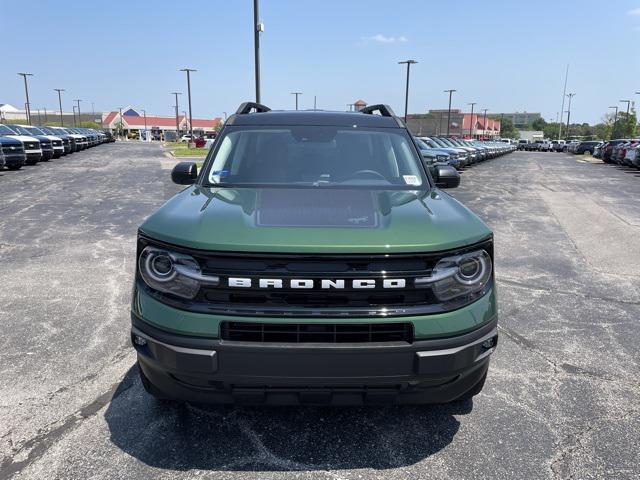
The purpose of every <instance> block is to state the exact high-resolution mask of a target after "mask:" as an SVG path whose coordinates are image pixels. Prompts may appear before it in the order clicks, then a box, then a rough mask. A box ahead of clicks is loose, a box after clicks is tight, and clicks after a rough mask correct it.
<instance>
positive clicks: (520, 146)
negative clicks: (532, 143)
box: [518, 140, 529, 150]
mask: <svg viewBox="0 0 640 480" xmlns="http://www.w3.org/2000/svg"><path fill="white" fill-rule="evenodd" d="M528 144H529V140H518V150H526V149H527V145H528Z"/></svg>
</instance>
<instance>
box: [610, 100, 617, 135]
mask: <svg viewBox="0 0 640 480" xmlns="http://www.w3.org/2000/svg"><path fill="white" fill-rule="evenodd" d="M609 108H615V109H616V113H615V115H614V117H613V128H611V135H610V138H609V140H613V134H614V133H616V124H617V123H618V106H617V105H614V106H613V107H611V106H610V107H609Z"/></svg>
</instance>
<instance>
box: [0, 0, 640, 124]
mask: <svg viewBox="0 0 640 480" xmlns="http://www.w3.org/2000/svg"><path fill="white" fill-rule="evenodd" d="M0 15H1V17H2V18H3V21H2V36H1V38H2V41H3V47H4V48H3V49H2V55H1V57H0V58H1V64H2V69H1V70H0V103H11V104H14V105H16V106H19V105H23V104H24V90H23V84H22V81H21V78H20V77H18V76H17V75H16V72H19V71H28V72H32V73H34V74H35V76H34V77H32V78H31V80H30V94H31V104H32V108H37V107H47V108H55V107H57V97H56V93H55V92H54V91H53V88H56V87H60V88H65V89H66V90H67V93H66V96H65V110H71V99H74V98H80V99H83V103H82V104H81V105H82V110H83V111H87V110H90V108H91V102H94V104H95V108H96V110H110V109H114V108H115V107H117V106H119V105H127V104H132V105H135V106H138V107H141V108H146V109H147V112H149V113H150V114H151V113H154V114H161V115H169V114H171V113H172V109H171V107H170V106H171V105H172V104H173V98H172V96H171V95H170V93H169V92H172V91H174V90H177V91H182V92H184V93H185V95H183V97H182V98H181V102H182V105H181V108H180V109H181V110H183V109H184V107H185V106H186V79H185V77H184V73H181V72H179V71H178V70H179V69H180V68H182V67H186V66H188V67H192V68H196V69H198V72H197V73H194V74H193V77H192V94H193V109H194V116H196V117H211V116H221V115H222V112H223V111H227V112H229V113H231V112H232V111H233V110H235V108H237V105H238V104H239V103H240V102H241V101H244V100H251V99H253V95H254V87H253V36H252V1H251V0H233V1H230V0H226V1H222V0H209V1H188V2H175V1H171V2H169V1H164V0H156V1H154V2H134V1H128V2H121V1H119V0H113V1H110V2H101V3H95V2H80V1H77V2H71V1H66V2H65V1H63V0H61V1H57V2H45V1H33V0H32V1H28V2H27V1H25V2H23V1H15V0H11V1H9V0H0ZM26 18H28V19H29V20H28V22H27V21H26ZM261 20H262V21H263V22H264V24H265V29H266V31H265V33H264V34H262V37H261V49H262V75H263V84H262V90H263V99H262V100H263V103H266V104H267V105H269V106H271V107H272V108H293V105H294V99H293V96H292V95H290V92H293V91H301V92H303V95H302V96H301V97H300V104H301V108H310V107H312V106H313V96H314V95H317V97H318V106H319V108H325V109H340V110H344V109H346V105H347V103H351V102H353V101H355V100H356V99H358V98H362V99H364V100H366V101H367V102H369V103H381V102H384V103H389V104H390V105H391V106H392V107H393V108H394V109H395V110H396V112H398V113H402V111H403V103H404V79H405V77H404V67H403V66H400V65H398V64H397V62H398V61H399V60H403V59H407V58H413V59H416V60H417V61H418V62H419V64H418V65H415V66H414V67H413V68H412V75H411V97H410V108H409V110H410V112H423V111H426V110H427V109H429V108H445V107H446V105H447V95H446V94H445V93H443V90H444V89H447V88H455V89H457V90H458V91H457V92H456V93H455V94H454V97H453V106H454V107H455V108H464V109H465V110H466V109H467V108H468V107H467V105H466V104H467V102H471V101H475V102H478V105H477V106H476V108H488V109H489V112H491V111H493V112H500V111H529V112H531V111H540V112H542V114H543V116H544V118H545V119H547V120H549V119H552V118H553V119H555V118H556V113H557V112H558V111H559V110H560V103H561V101H562V97H561V96H562V84H563V81H564V70H565V66H566V64H567V63H569V64H570V65H571V66H570V71H569V84H568V91H570V92H576V96H575V98H574V99H573V103H572V114H571V118H572V120H573V119H575V120H576V121H588V122H596V121H599V120H600V118H601V117H602V115H603V113H604V112H606V111H607V107H608V106H609V105H614V104H617V103H618V100H620V99H625V98H630V99H633V98H634V97H635V99H636V100H639V101H640V95H634V92H635V91H640V63H639V62H638V60H639V59H640V55H639V48H638V47H639V45H640V43H639V40H640V0H610V1H606V2H605V1H593V0H587V1H585V0H580V1H578V0H572V1H569V0H555V1H549V0H540V1H536V2H524V1H515V0H512V1H498V0H487V1H484V2H480V1H468V0H458V1H455V2H448V1H439V2H436V1H426V0H423V1H418V0H415V1H412V0H395V1H389V0H386V1H384V0H340V1H335V0H322V1H318V0H298V1H293V0H261ZM37 26H40V27H41V28H37ZM25 29H26V30H25Z"/></svg>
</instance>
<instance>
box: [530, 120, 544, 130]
mask: <svg viewBox="0 0 640 480" xmlns="http://www.w3.org/2000/svg"><path fill="white" fill-rule="evenodd" d="M546 125H547V122H545V120H544V118H542V117H540V118H536V119H535V120H534V121H533V122H531V130H544V127H545V126H546Z"/></svg>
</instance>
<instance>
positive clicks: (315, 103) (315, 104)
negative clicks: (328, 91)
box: [313, 95, 318, 110]
mask: <svg viewBox="0 0 640 480" xmlns="http://www.w3.org/2000/svg"><path fill="white" fill-rule="evenodd" d="M317 100H318V96H317V95H314V96H313V109H314V110H317V109H318V102H317Z"/></svg>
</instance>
